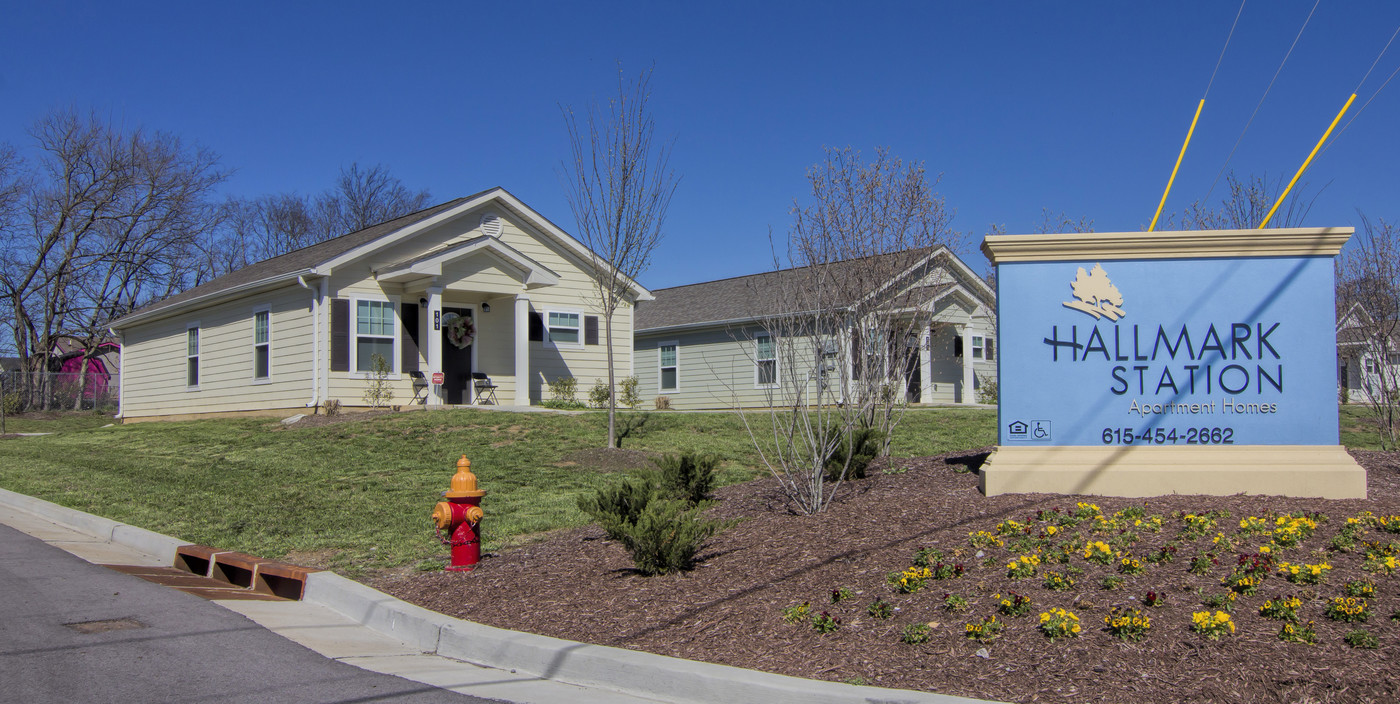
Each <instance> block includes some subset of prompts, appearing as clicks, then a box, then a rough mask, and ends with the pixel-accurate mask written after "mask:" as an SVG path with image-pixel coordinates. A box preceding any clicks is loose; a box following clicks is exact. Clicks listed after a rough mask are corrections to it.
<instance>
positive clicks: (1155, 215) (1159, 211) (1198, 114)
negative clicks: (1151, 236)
mask: <svg viewBox="0 0 1400 704" xmlns="http://www.w3.org/2000/svg"><path fill="white" fill-rule="evenodd" d="M1205 106H1206V99H1205V98H1201V102H1200V103H1198V104H1197V105H1196V116H1195V117H1193V118H1191V129H1189V130H1186V141H1185V142H1182V143H1181V153H1180V154H1177V155H1176V166H1173V167H1172V176H1171V178H1169V179H1167V190H1165V191H1162V202H1160V203H1158V204H1157V212H1155V213H1153V214H1152V224H1151V225H1148V226H1147V231H1148V232H1152V231H1153V230H1155V229H1157V218H1159V217H1161V216H1162V207H1163V206H1165V205H1166V204H1167V194H1168V193H1171V192H1172V182H1173V181H1175V180H1176V172H1177V170H1178V169H1180V168H1181V160H1182V159H1184V158H1186V147H1187V146H1189V145H1190V144H1191V134H1192V133H1193V132H1195V131H1196V121H1197V120H1199V119H1201V108H1204V107H1205Z"/></svg>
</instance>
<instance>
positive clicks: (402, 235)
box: [315, 188, 505, 273]
mask: <svg viewBox="0 0 1400 704" xmlns="http://www.w3.org/2000/svg"><path fill="white" fill-rule="evenodd" d="M500 193H505V191H504V190H503V189H500V188H495V189H492V190H490V191H487V192H486V193H484V194H482V195H480V196H478V197H476V198H473V199H471V200H469V201H467V202H465V203H463V204H461V205H459V206H457V207H455V208H451V209H448V210H444V211H442V212H441V213H438V214H437V215H434V216H432V217H430V218H425V219H423V220H419V221H418V222H415V223H413V224H412V225H406V226H404V227H402V228H399V229H397V230H394V231H393V232H390V233H389V234H387V235H384V236H383V237H380V238H379V239H377V240H374V241H372V242H366V243H365V244H362V245H360V246H359V247H356V248H354V249H352V250H350V251H348V252H343V253H341V254H339V255H337V256H335V257H333V258H331V259H328V260H326V261H324V262H322V263H321V264H319V265H317V266H316V269H315V271H316V272H318V273H320V272H329V271H331V270H332V269H335V268H336V267H338V266H340V265H342V264H344V263H346V262H350V261H354V260H356V259H359V258H360V257H363V256H365V255H368V254H372V253H374V252H377V251H379V250H381V249H383V248H385V247H389V246H391V245H394V244H396V243H398V242H401V241H403V240H405V239H408V238H409V237H412V236H414V235H416V234H418V233H420V232H424V231H426V230H428V229H431V228H433V227H437V226H438V225H441V224H442V223H445V222H447V221H448V220H452V219H453V218H456V217H458V216H459V215H462V214H463V213H466V212H467V211H469V210H472V209H473V208H477V207H480V206H481V205H483V204H485V203H487V202H489V201H491V200H494V199H495V198H496V197H497V195H498V194H500Z"/></svg>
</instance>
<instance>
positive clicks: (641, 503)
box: [578, 477, 657, 542]
mask: <svg viewBox="0 0 1400 704" xmlns="http://www.w3.org/2000/svg"><path fill="white" fill-rule="evenodd" d="M656 493H657V487H656V484H655V483H653V482H652V481H651V479H650V478H647V477H643V478H640V479H628V480H625V481H623V482H622V483H621V484H618V485H617V486H612V487H605V488H602V489H599V490H598V492H597V494H595V495H594V496H580V497H579V499H578V507H579V510H581V511H583V512H584V513H586V514H588V516H589V517H590V518H592V519H593V520H594V521H595V522H597V524H598V525H599V527H601V528H602V529H603V530H604V531H607V534H608V537H609V538H612V539H613V540H616V541H618V542H622V541H623V536H624V535H625V534H626V528H625V526H635V525H636V524H637V519H639V518H640V517H641V515H642V512H643V511H645V510H646V507H647V505H648V504H650V503H651V501H652V499H654V498H656Z"/></svg>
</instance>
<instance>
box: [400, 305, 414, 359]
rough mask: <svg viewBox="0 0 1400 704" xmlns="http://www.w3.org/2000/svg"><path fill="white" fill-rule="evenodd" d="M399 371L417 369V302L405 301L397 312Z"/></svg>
mask: <svg viewBox="0 0 1400 704" xmlns="http://www.w3.org/2000/svg"><path fill="white" fill-rule="evenodd" d="M399 325H401V326H402V327H403V330H401V331H400V332H399V342H400V343H401V345H402V346H401V347H400V348H399V371H404V372H416V371H418V304H417V303H405V304H403V307H402V312H401V313H400V314H399Z"/></svg>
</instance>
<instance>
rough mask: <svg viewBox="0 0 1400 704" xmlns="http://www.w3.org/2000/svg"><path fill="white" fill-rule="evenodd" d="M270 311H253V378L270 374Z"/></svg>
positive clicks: (261, 377) (267, 376)
mask: <svg viewBox="0 0 1400 704" xmlns="http://www.w3.org/2000/svg"><path fill="white" fill-rule="evenodd" d="M271 327H272V311H270V310H260V311H256V312H254V313H253V378H254V379H267V378H269V377H270V376H272V344H271V340H272V330H271Z"/></svg>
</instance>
